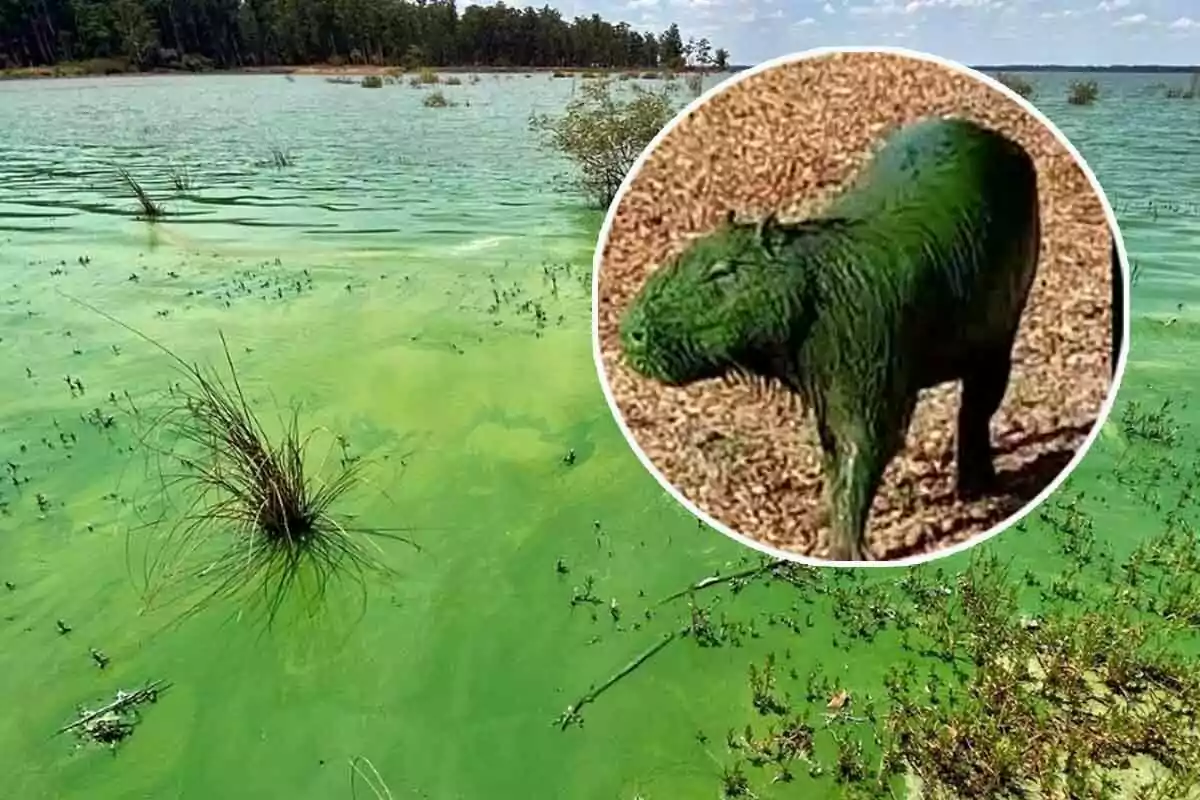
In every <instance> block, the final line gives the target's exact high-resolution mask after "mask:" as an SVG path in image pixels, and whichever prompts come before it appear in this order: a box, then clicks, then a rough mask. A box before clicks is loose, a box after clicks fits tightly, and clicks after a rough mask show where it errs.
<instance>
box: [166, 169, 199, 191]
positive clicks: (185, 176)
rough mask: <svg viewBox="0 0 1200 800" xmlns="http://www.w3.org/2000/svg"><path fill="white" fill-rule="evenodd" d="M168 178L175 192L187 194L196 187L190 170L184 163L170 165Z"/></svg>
mask: <svg viewBox="0 0 1200 800" xmlns="http://www.w3.org/2000/svg"><path fill="white" fill-rule="evenodd" d="M170 179H171V186H172V187H173V188H174V189H175V194H178V195H184V194H188V193H189V192H191V191H192V190H193V189H195V188H196V182H195V181H194V180H193V179H192V171H191V170H190V169H188V167H187V165H186V164H175V165H172V166H171V169H170Z"/></svg>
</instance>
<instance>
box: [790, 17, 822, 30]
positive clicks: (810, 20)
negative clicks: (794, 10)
mask: <svg viewBox="0 0 1200 800" xmlns="http://www.w3.org/2000/svg"><path fill="white" fill-rule="evenodd" d="M816 24H817V21H816V20H815V19H813V18H812V17H805V18H804V19H798V20H796V21H795V22H793V23H792V25H793V26H794V27H797V28H800V27H803V26H806V25H816Z"/></svg>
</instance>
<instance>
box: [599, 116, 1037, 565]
mask: <svg viewBox="0 0 1200 800" xmlns="http://www.w3.org/2000/svg"><path fill="white" fill-rule="evenodd" d="M1039 243H1040V217H1039V212H1038V192H1037V173H1036V171H1035V168H1034V164H1033V161H1032V159H1031V158H1030V156H1029V154H1028V153H1027V152H1026V151H1025V150H1024V149H1023V148H1022V147H1021V146H1020V145H1018V144H1017V143H1015V142H1014V141H1012V140H1010V139H1009V138H1007V137H1005V136H1004V135H1002V134H1000V133H998V132H995V131H992V130H989V129H987V128H984V127H981V126H980V125H977V124H975V123H972V122H968V121H965V120H951V119H927V120H923V121H919V122H915V123H911V124H909V125H907V126H904V127H902V128H900V129H899V130H898V131H896V132H895V133H894V134H892V135H891V136H890V137H889V138H888V139H887V141H886V142H885V144H884V146H883V148H882V149H881V150H880V151H879V152H878V153H877V154H876V155H875V157H874V158H873V159H871V161H870V162H869V163H868V165H867V166H866V167H865V168H864V169H863V170H862V171H861V172H860V173H859V175H858V177H857V178H856V179H855V180H854V181H853V182H852V183H851V185H850V186H849V188H848V189H847V190H846V191H845V192H843V193H842V194H841V195H840V196H839V197H838V198H837V199H835V200H834V201H833V203H832V204H831V205H830V206H829V207H828V208H827V209H826V210H825V211H824V212H823V213H821V214H820V215H818V216H816V217H813V218H811V219H807V220H805V221H802V222H796V223H784V222H780V221H779V220H778V219H777V218H776V217H775V216H774V215H771V216H768V217H767V218H766V219H764V220H762V221H761V222H759V223H757V224H754V223H748V224H742V223H738V222H737V221H736V220H735V219H734V216H733V214H732V213H730V215H729V218H728V220H727V221H726V222H725V223H724V224H723V225H721V226H720V227H719V228H718V229H716V230H715V231H712V232H711V233H708V234H706V235H703V236H701V237H699V238H697V239H696V240H694V241H693V242H692V243H691V244H690V245H689V246H688V247H687V248H686V249H685V250H684V251H683V252H682V253H681V254H680V255H678V256H677V257H675V258H674V259H672V260H671V261H670V262H669V263H668V264H666V265H664V266H663V267H662V268H660V269H658V270H657V271H655V272H654V273H652V274H651V275H650V277H649V278H648V279H647V281H646V284H645V286H644V287H643V288H642V290H641V292H640V293H639V294H638V295H637V297H635V298H634V301H633V302H632V303H631V305H630V306H629V307H628V308H627V309H626V310H625V312H624V314H623V316H622V318H621V323H620V341H621V346H622V350H623V352H624V357H625V361H626V363H627V364H628V365H630V366H631V367H632V368H633V369H634V370H635V371H637V372H639V373H641V374H642V375H644V376H647V377H649V378H653V379H656V380H658V381H660V382H662V383H665V384H669V385H677V386H678V385H684V384H689V383H692V382H695V381H699V380H703V379H708V378H716V377H725V376H730V375H742V376H747V377H752V378H757V379H766V380H767V381H770V382H778V383H780V384H782V385H783V386H784V387H785V388H786V389H788V390H790V391H791V392H793V393H795V394H796V395H798V397H799V399H800V400H801V401H802V405H803V406H804V407H805V408H806V409H807V410H810V411H811V412H812V413H813V414H814V416H815V418H816V423H817V432H818V435H819V440H820V445H821V449H822V453H823V472H824V475H825V485H826V492H827V495H828V503H829V512H830V520H829V521H830V526H831V529H832V537H831V542H830V547H829V553H828V555H829V557H830V558H832V559H833V560H837V561H859V560H866V559H867V558H868V553H867V547H866V543H865V535H866V527H867V521H868V516H869V514H870V509H871V504H872V502H873V500H874V497H875V494H876V492H877V491H878V488H879V484H880V481H881V480H882V477H883V472H884V469H885V468H886V467H887V465H888V464H889V463H890V462H891V460H892V458H893V457H894V456H895V455H896V454H897V453H898V452H899V450H900V449H901V448H902V447H903V445H904V441H905V437H906V435H907V431H908V427H909V423H910V421H911V418H912V413H913V410H914V408H915V406H916V401H917V395H918V392H919V391H920V390H921V389H924V388H926V387H930V386H934V385H936V384H940V383H943V382H946V381H951V380H961V381H962V384H963V386H962V389H963V391H962V405H961V408H960V410H959V416H958V431H957V458H958V464H957V467H958V470H957V490H958V492H959V494H960V495H962V496H964V497H968V498H970V497H976V496H978V495H980V494H981V493H984V492H986V491H987V490H988V489H989V488H990V487H991V486H992V485H993V482H994V480H995V477H996V473H995V468H994V465H993V463H992V450H991V441H990V434H989V425H990V422H991V418H992V416H993V415H994V414H995V412H996V410H997V409H998V408H999V407H1000V403H1001V401H1002V400H1003V398H1004V394H1005V392H1006V390H1007V386H1008V380H1009V373H1010V370H1011V364H1012V350H1013V342H1014V340H1015V338H1016V335H1017V328H1018V326H1019V324H1020V320H1021V314H1022V312H1023V310H1024V308H1025V304H1026V300H1027V298H1028V296H1029V290H1030V286H1031V285H1032V283H1033V279H1034V275H1035V273H1036V270H1037V263H1038V256H1039V250H1040V247H1039Z"/></svg>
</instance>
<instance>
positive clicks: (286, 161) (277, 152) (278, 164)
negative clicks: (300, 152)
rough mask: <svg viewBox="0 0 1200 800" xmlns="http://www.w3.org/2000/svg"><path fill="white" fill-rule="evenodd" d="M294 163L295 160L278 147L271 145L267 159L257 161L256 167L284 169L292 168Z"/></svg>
mask: <svg viewBox="0 0 1200 800" xmlns="http://www.w3.org/2000/svg"><path fill="white" fill-rule="evenodd" d="M295 163H296V161H295V159H293V158H292V156H291V155H290V154H289V153H288V152H287V151H286V150H284V149H283V148H282V147H280V146H279V145H272V146H271V152H270V154H269V155H268V157H267V158H265V159H263V160H262V161H259V162H258V164H257V166H260V167H272V168H274V169H284V168H286V167H290V166H293V165H294V164H295Z"/></svg>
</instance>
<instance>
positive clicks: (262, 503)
mask: <svg viewBox="0 0 1200 800" xmlns="http://www.w3.org/2000/svg"><path fill="white" fill-rule="evenodd" d="M64 296H65V297H67V298H68V299H70V300H72V301H73V302H75V303H77V304H78V305H81V306H83V307H84V308H87V309H89V310H90V311H92V312H94V313H96V314H99V315H101V316H103V317H105V318H106V319H108V320H109V321H111V322H113V323H115V324H117V325H119V326H121V327H122V328H125V329H126V330H128V331H129V332H131V333H133V334H134V335H135V336H138V337H139V338H141V339H143V340H145V341H147V342H149V343H150V344H152V345H153V346H154V347H156V348H158V349H159V350H160V351H162V352H163V353H165V354H166V355H167V356H168V357H169V358H170V359H171V360H172V361H173V362H174V363H175V367H176V373H177V375H178V378H179V380H176V381H174V382H173V383H172V384H171V388H170V390H169V393H168V399H167V401H166V402H165V404H164V406H163V407H162V408H159V409H156V410H154V411H149V410H146V409H141V408H138V407H137V406H136V405H134V404H133V402H132V401H130V407H129V411H130V413H131V415H132V417H133V419H134V420H135V422H140V423H144V427H143V428H142V429H141V430H140V431H139V432H138V433H139V436H138V438H139V440H140V442H141V445H142V448H143V450H144V452H145V454H146V456H147V462H148V464H150V465H151V466H150V469H149V473H150V477H151V480H152V487H151V491H152V493H153V494H154V500H155V501H157V502H156V503H154V504H155V505H158V506H159V507H160V508H161V509H162V511H161V513H159V514H158V515H157V516H155V517H153V518H150V519H147V520H146V521H145V524H144V525H142V526H139V528H138V530H149V531H151V532H153V533H154V534H158V535H157V536H155V541H153V542H152V543H151V545H150V547H149V548H148V549H147V554H146V561H145V564H144V574H143V578H144V582H145V589H146V594H147V598H146V600H147V603H148V605H155V601H156V600H158V599H159V598H160V597H162V598H163V599H164V600H165V601H166V602H171V601H173V600H182V599H189V600H192V603H191V605H190V606H189V607H188V608H187V610H186V611H185V612H184V614H183V617H187V616H190V615H192V614H195V613H197V612H199V611H201V610H203V609H205V608H207V607H208V606H209V605H210V604H211V603H213V602H214V601H219V600H239V601H241V600H244V601H246V606H244V607H243V610H262V611H264V612H265V618H266V622H267V626H268V627H270V625H271V623H273V622H274V620H275V617H276V615H277V613H278V612H279V611H280V609H281V608H282V606H283V603H284V601H285V600H289V599H291V598H292V597H293V596H294V595H297V594H299V595H300V597H299V598H298V599H300V600H301V601H303V602H304V603H305V605H304V609H305V611H306V612H307V613H308V615H309V616H310V617H313V616H315V615H316V613H315V612H318V611H320V608H321V606H322V605H323V601H324V600H325V599H326V596H327V592H328V590H329V589H330V588H332V587H333V585H334V583H335V582H339V581H341V580H343V579H346V580H350V581H351V582H353V583H354V584H356V585H357V586H358V588H359V589H360V590H361V592H362V597H363V600H364V602H365V599H366V594H365V593H366V576H367V574H368V573H372V572H374V573H377V574H380V573H381V574H387V573H389V572H390V570H389V569H388V568H387V567H386V565H385V564H384V563H383V561H382V560H381V558H380V555H381V552H382V551H381V549H380V547H379V540H380V539H388V540H391V541H396V542H402V543H404V544H406V545H409V546H411V547H413V548H415V549H418V550H419V549H420V548H419V546H418V545H417V544H416V543H415V542H413V541H412V540H411V539H409V538H407V537H405V536H404V535H402V534H403V533H404V532H405V530H404V529H383V528H364V527H355V526H351V525H350V524H348V523H349V520H350V519H352V516H351V515H349V514H346V513H338V512H337V511H336V510H335V507H336V506H337V505H338V504H339V502H340V501H342V500H343V498H344V497H345V496H346V495H347V494H348V493H349V492H350V491H351V490H352V489H354V488H356V487H357V486H358V485H359V483H360V482H361V480H360V479H361V472H362V468H363V462H362V460H361V459H359V458H358V457H357V456H349V455H348V453H347V443H346V441H345V439H344V438H343V437H337V438H338V443H339V444H340V445H341V448H342V457H341V459H340V462H339V464H340V466H339V468H338V469H337V470H336V471H334V472H333V474H332V475H331V477H329V478H328V479H323V478H322V475H323V474H324V473H325V470H324V466H325V463H326V461H327V460H328V459H327V458H325V459H322V460H321V462H320V463H319V464H318V465H317V466H316V467H315V468H314V467H313V466H311V459H310V455H311V453H310V451H311V449H312V448H311V447H310V445H311V443H312V441H313V438H314V436H315V434H316V433H318V431H317V430H313V431H310V432H308V433H305V434H302V433H301V430H300V424H299V414H298V412H297V410H296V409H295V408H294V407H293V409H292V412H291V414H290V416H289V417H287V418H286V419H281V421H280V422H281V425H280V428H281V430H280V432H279V433H278V435H276V436H274V437H272V436H270V435H269V434H268V433H267V431H266V429H265V428H264V427H263V425H262V424H261V423H260V421H259V418H258V415H257V414H256V413H255V412H254V410H253V409H252V408H251V407H250V404H249V402H248V401H247V399H246V395H245V393H244V391H243V389H242V383H241V380H240V379H239V377H238V374H237V370H236V369H235V367H234V363H233V358H232V356H231V355H230V352H229V345H228V343H227V342H226V340H225V336H224V334H221V335H220V337H221V346H222V352H223V354H224V361H225V367H226V372H227V375H222V374H221V372H219V371H218V370H216V369H215V368H212V367H203V366H200V365H199V364H189V363H188V362H186V361H184V360H183V359H182V358H180V357H179V356H178V355H176V354H175V353H174V352H172V351H171V350H169V349H168V348H167V347H166V346H165V345H163V344H161V343H160V342H158V341H156V340H154V339H152V338H150V337H149V336H147V335H146V334H143V333H141V332H140V331H138V330H136V329H134V328H132V327H130V326H128V325H126V324H125V323H123V322H121V321H120V320H118V319H116V318H115V317H113V316H111V315H110V314H108V313H106V312H104V311H102V310H100V309H98V308H96V307H94V306H92V305H90V304H88V303H86V302H85V301H82V300H79V299H76V298H72V297H69V296H66V295H64ZM135 505H136V506H137V507H138V508H139V513H143V512H144V511H145V509H147V508H148V507H149V506H150V504H147V503H137V504H135ZM258 603H261V606H259V605H257V604H258ZM250 606H254V607H255V608H249V607H250Z"/></svg>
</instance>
